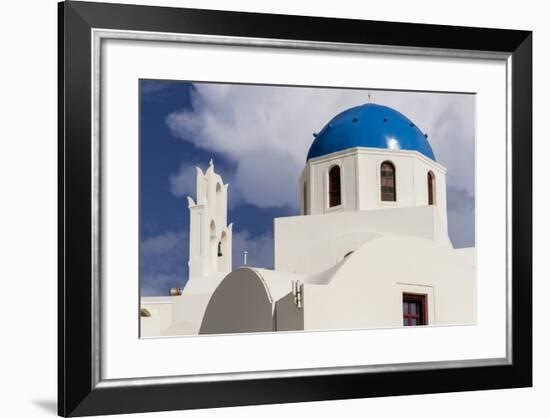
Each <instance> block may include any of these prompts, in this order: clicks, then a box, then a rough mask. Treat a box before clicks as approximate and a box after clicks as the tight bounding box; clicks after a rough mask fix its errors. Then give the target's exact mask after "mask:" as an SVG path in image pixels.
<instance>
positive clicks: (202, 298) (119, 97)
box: [58, 1, 532, 416]
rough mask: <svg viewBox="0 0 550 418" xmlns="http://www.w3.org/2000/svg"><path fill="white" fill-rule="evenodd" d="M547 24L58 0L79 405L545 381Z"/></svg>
mask: <svg viewBox="0 0 550 418" xmlns="http://www.w3.org/2000/svg"><path fill="white" fill-rule="evenodd" d="M531 125H532V34H531V32H528V31H515V30H506V29H485V28H467V27H449V26H439V25H423V24H410V23H389V22H376V21H360V20H345V19H332V18H314V17H304V16H285V15H267V14H254V13H241V12H222V11H211V10H195V9H178V8H163V7H150V6H133V5H120V4H106V3H104V4H97V3H84V2H71V1H69V2H64V3H60V4H59V240H58V246H59V359H58V362H59V384H58V385H59V402H58V405H59V411H58V412H59V415H61V416H83V415H98V414H114V413H132V412H147V411H164V410H174V409H194V408H212V407H223V406H236V405H251V404H265V403H283V402H303V401H315V400H329V399H347V398H360V397H374V396H392V395H403V394H421V393H436V392H452V391H465V390H480V389H497V388H514V387H526V386H530V385H531V384H532V295H531V292H532V284H531V281H532V278H531V259H532V244H531V239H532V174H531V169H532V160H531V158H532V156H531V153H532V145H531V144H532V127H531Z"/></svg>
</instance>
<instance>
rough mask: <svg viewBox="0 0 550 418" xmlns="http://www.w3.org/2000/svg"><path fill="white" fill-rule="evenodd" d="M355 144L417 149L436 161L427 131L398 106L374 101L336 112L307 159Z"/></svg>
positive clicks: (393, 148) (316, 140)
mask: <svg viewBox="0 0 550 418" xmlns="http://www.w3.org/2000/svg"><path fill="white" fill-rule="evenodd" d="M355 147H367V148H383V149H392V150H397V149H401V150H408V151H418V152H420V153H421V154H423V155H425V156H426V157H428V158H430V159H432V160H434V161H435V155H434V152H433V150H432V147H431V146H430V143H429V142H428V139H427V135H424V134H423V133H422V132H421V131H420V129H418V128H417V127H416V125H415V124H414V123H413V122H411V121H410V120H409V119H408V118H407V117H406V116H405V115H403V114H402V113H399V112H398V111H397V110H394V109H392V108H391V107H387V106H381V105H377V104H373V103H367V104H364V105H361V106H357V107H352V108H350V109H348V110H345V111H343V112H342V113H340V114H339V115H336V116H335V117H334V118H333V119H332V120H331V121H330V122H329V123H328V124H327V125H326V126H325V127H324V128H323V129H322V130H321V132H320V133H319V134H318V135H317V136H316V138H315V140H314V141H313V144H311V147H310V148H309V152H308V154H307V159H308V160H309V159H311V158H315V157H320V156H322V155H327V154H330V153H333V152H337V151H342V150H345V149H348V148H355Z"/></svg>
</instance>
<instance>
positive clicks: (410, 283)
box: [303, 236, 476, 330]
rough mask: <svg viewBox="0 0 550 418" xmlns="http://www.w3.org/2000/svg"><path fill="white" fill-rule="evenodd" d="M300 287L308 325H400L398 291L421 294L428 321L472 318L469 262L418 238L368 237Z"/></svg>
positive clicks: (472, 284) (472, 320) (472, 276)
mask: <svg viewBox="0 0 550 418" xmlns="http://www.w3.org/2000/svg"><path fill="white" fill-rule="evenodd" d="M396 255H397V256H398V258H399V259H398V260H396V259H395V256H396ZM303 292H304V328H305V329H308V330H314V329H327V328H328V329H330V328H337V329H342V328H372V327H396V326H402V321H403V306H402V302H403V293H404V292H405V293H418V294H424V295H427V304H428V324H429V325H448V324H472V323H475V321H476V304H475V300H476V298H475V269H474V267H472V266H471V265H470V263H468V262H467V261H466V260H465V259H464V258H463V257H462V255H460V254H457V253H456V252H455V251H454V250H453V249H450V248H448V247H446V246H442V245H440V244H438V243H436V242H433V241H431V240H426V239H421V238H413V237H390V236H388V237H381V238H377V239H374V240H372V241H369V242H367V243H366V244H365V245H363V246H362V247H361V248H360V249H359V250H357V251H356V252H355V253H353V254H352V255H351V256H349V257H348V258H346V260H345V261H344V262H343V263H342V266H341V267H340V268H339V269H338V270H337V271H336V272H335V275H334V277H333V278H332V280H331V281H330V283H329V284H328V285H314V284H307V283H306V284H305V285H304V290H303Z"/></svg>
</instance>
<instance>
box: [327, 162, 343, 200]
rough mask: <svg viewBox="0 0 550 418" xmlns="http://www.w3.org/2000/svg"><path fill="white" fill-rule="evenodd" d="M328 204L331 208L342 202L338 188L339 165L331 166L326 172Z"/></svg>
mask: <svg viewBox="0 0 550 418" xmlns="http://www.w3.org/2000/svg"><path fill="white" fill-rule="evenodd" d="M328 201H329V203H328V206H329V208H332V207H334V206H338V205H340V204H341V203H342V194H341V188H340V166H338V165H335V166H333V167H332V168H331V169H330V171H329V173H328Z"/></svg>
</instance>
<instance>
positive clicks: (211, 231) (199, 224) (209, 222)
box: [187, 160, 233, 279]
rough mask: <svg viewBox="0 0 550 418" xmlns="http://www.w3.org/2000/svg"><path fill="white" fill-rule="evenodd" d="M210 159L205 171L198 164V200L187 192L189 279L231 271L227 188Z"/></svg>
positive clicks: (230, 236)
mask: <svg viewBox="0 0 550 418" xmlns="http://www.w3.org/2000/svg"><path fill="white" fill-rule="evenodd" d="M228 186H229V184H224V183H223V179H222V178H221V176H220V175H219V174H217V173H216V172H215V171H214V163H213V161H212V160H210V163H209V166H208V169H207V170H206V172H205V173H203V172H202V170H201V169H200V168H199V167H196V196H197V201H196V202H195V201H194V200H193V199H192V198H191V197H189V196H187V202H188V206H189V212H190V217H189V218H190V225H189V279H194V278H198V277H204V276H208V275H211V274H216V273H222V272H223V273H228V272H230V271H231V268H232V264H231V254H232V229H233V228H232V227H233V224H230V225H227V189H228Z"/></svg>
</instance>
